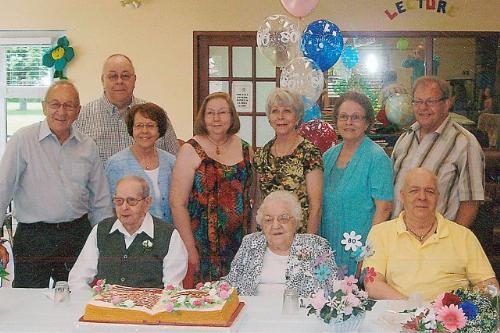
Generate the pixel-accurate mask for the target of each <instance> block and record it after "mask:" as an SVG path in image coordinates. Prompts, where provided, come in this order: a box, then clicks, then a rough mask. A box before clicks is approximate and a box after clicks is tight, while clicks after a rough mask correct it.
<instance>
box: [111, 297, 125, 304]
mask: <svg viewBox="0 0 500 333" xmlns="http://www.w3.org/2000/svg"><path fill="white" fill-rule="evenodd" d="M121 302H122V299H121V298H120V296H113V297H111V303H112V304H113V305H116V304H120V303H121Z"/></svg>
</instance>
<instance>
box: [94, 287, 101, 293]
mask: <svg viewBox="0 0 500 333" xmlns="http://www.w3.org/2000/svg"><path fill="white" fill-rule="evenodd" d="M94 290H95V292H96V293H98V294H100V293H101V292H102V287H101V286H99V285H96V286H95V287H94Z"/></svg>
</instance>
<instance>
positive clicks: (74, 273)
mask: <svg viewBox="0 0 500 333" xmlns="http://www.w3.org/2000/svg"><path fill="white" fill-rule="evenodd" d="M116 230H118V231H119V232H120V233H121V234H123V239H124V241H125V248H128V247H129V246H130V245H131V244H132V242H133V241H134V239H135V237H136V236H137V235H139V234H141V233H142V232H144V233H146V234H147V235H148V236H149V237H151V238H154V223H153V217H152V216H151V214H149V213H146V215H145V217H144V220H143V222H142V224H141V226H140V227H139V229H137V231H136V232H134V233H133V234H132V235H131V234H129V232H128V231H127V229H125V227H124V226H123V224H122V223H121V222H120V220H116V222H115V223H114V224H113V226H112V227H111V230H110V231H109V233H110V234H112V233H113V232H114V231H116ZM187 259H188V256H187V250H186V247H185V246H184V242H183V241H182V239H181V237H180V235H179V232H177V230H174V232H173V233H172V237H171V238H170V245H169V247H168V252H167V255H166V256H165V257H164V258H163V283H164V285H165V286H166V285H167V284H172V285H174V286H181V283H182V280H183V279H184V276H185V275H186V272H187ZM98 262H99V248H98V247H97V226H95V227H94V228H93V229H92V231H91V232H90V234H89V237H88V238H87V242H86V243H85V245H84V246H83V249H82V252H81V253H80V255H79V256H78V260H77V261H76V263H75V265H74V266H73V268H72V269H71V272H70V273H69V279H68V280H69V286H70V289H71V290H78V289H80V290H82V289H89V288H90V287H89V283H91V282H92V280H93V279H94V277H95V276H96V275H97V273H98V272H97V265H98Z"/></svg>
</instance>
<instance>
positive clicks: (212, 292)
mask: <svg viewBox="0 0 500 333" xmlns="http://www.w3.org/2000/svg"><path fill="white" fill-rule="evenodd" d="M208 294H209V295H210V296H215V295H217V289H214V288H212V289H210V290H209V291H208Z"/></svg>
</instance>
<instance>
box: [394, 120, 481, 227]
mask: <svg viewBox="0 0 500 333" xmlns="http://www.w3.org/2000/svg"><path fill="white" fill-rule="evenodd" d="M419 135H420V125H419V124H418V123H415V124H413V125H412V126H411V127H410V129H409V130H408V131H407V132H405V133H403V134H401V136H400V137H399V139H398V142H396V145H395V146H394V150H393V152H392V161H393V164H394V193H395V194H396V195H395V200H394V211H393V213H392V216H393V218H394V217H396V216H398V215H399V213H400V212H401V211H402V210H403V206H402V204H401V201H400V200H398V199H397V198H398V194H399V192H400V191H401V188H402V187H403V184H404V179H405V177H406V173H407V172H408V171H409V170H411V169H413V168H419V167H423V168H426V169H428V170H430V171H432V172H433V173H434V174H435V175H436V176H437V178H438V188H439V193H440V194H439V201H438V206H437V211H438V212H440V213H441V214H443V215H444V216H445V217H446V218H447V219H450V220H452V221H453V220H455V217H456V216H457V212H458V207H459V205H460V201H472V200H479V201H481V200H484V154H483V150H482V149H481V146H480V145H479V142H477V140H476V138H475V137H474V135H472V134H471V133H470V132H469V131H467V130H466V129H465V128H463V127H462V126H460V125H459V124H457V123H455V122H454V121H453V120H451V119H450V117H448V118H447V119H446V120H445V121H444V122H443V123H442V124H441V126H439V127H438V128H437V129H436V130H435V131H434V132H432V133H428V134H426V135H425V136H424V137H423V138H422V139H420V138H419Z"/></svg>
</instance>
